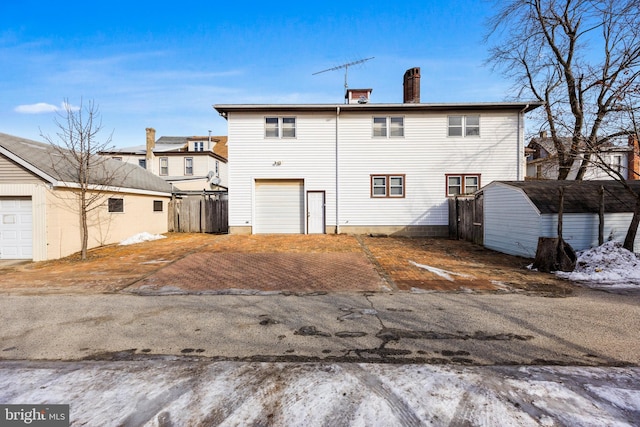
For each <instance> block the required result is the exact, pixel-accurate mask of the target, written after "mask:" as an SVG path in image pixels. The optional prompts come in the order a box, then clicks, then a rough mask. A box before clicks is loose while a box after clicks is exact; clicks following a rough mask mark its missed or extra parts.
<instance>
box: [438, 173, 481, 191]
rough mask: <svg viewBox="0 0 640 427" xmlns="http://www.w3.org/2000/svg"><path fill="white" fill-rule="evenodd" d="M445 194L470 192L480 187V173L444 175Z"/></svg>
mask: <svg viewBox="0 0 640 427" xmlns="http://www.w3.org/2000/svg"><path fill="white" fill-rule="evenodd" d="M446 178H447V196H457V195H459V194H471V193H475V192H476V191H478V190H479V189H480V175H453V174H452V175H446Z"/></svg>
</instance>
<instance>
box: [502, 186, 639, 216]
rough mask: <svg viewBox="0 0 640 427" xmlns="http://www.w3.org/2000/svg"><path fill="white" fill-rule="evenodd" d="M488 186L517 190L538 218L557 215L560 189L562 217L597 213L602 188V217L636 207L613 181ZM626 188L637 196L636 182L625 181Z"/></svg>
mask: <svg viewBox="0 0 640 427" xmlns="http://www.w3.org/2000/svg"><path fill="white" fill-rule="evenodd" d="M492 184H504V185H508V186H511V187H516V188H519V189H521V190H522V191H524V193H525V194H526V195H527V197H528V198H529V200H531V202H532V203H533V204H534V205H535V206H536V207H537V208H538V210H539V211H540V213H541V214H555V213H558V207H559V205H560V197H559V194H560V193H559V189H560V188H564V205H563V212H564V213H598V211H599V208H600V194H599V190H600V187H604V210H605V212H606V213H620V212H633V209H634V206H635V203H636V201H635V198H634V197H633V195H632V194H631V193H630V192H629V191H628V190H627V189H625V188H624V186H623V185H622V184H621V183H619V182H618V181H615V180H594V181H556V180H549V181H542V180H541V181H497V182H495V183H492ZM492 184H490V185H492ZM628 184H629V185H630V186H631V188H632V189H633V190H634V191H635V192H640V181H628Z"/></svg>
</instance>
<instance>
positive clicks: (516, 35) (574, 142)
mask: <svg viewBox="0 0 640 427" xmlns="http://www.w3.org/2000/svg"><path fill="white" fill-rule="evenodd" d="M494 3H495V9H496V13H495V15H494V16H493V17H492V19H491V20H490V22H489V31H488V35H487V41H488V42H490V43H491V44H492V45H493V46H492V48H491V56H490V58H489V63H491V64H492V65H493V66H494V68H495V69H498V70H500V71H502V72H503V74H504V75H505V76H507V77H509V78H510V79H513V81H514V82H515V84H516V89H517V90H516V94H517V97H518V98H527V99H531V97H533V98H534V99H536V100H538V101H543V102H544V103H545V104H544V108H543V109H541V110H540V114H539V117H538V118H537V119H538V120H539V125H540V128H541V129H548V130H549V133H550V137H551V138H552V140H553V143H554V147H555V149H556V152H557V162H558V179H560V180H564V179H567V177H568V176H569V173H570V171H571V169H572V166H573V165H574V163H575V162H578V164H579V168H578V172H577V176H576V179H577V180H581V179H583V177H584V176H585V172H586V171H587V167H588V166H589V165H596V166H598V167H601V168H602V169H603V170H605V171H606V172H607V173H608V174H609V175H610V176H611V177H612V178H613V179H616V180H618V181H620V182H621V183H622V185H623V186H624V187H625V188H626V189H627V190H628V191H630V192H631V193H632V194H633V195H634V197H635V198H636V207H635V211H634V217H633V219H632V221H631V226H630V227H629V231H628V232H627V236H626V239H625V244H624V246H625V248H627V249H630V250H633V241H634V239H635V235H636V231H637V228H638V224H639V223H640V194H638V193H637V192H635V191H634V190H633V189H632V188H631V186H629V185H628V183H627V181H626V179H627V178H626V177H625V176H623V175H622V174H621V173H620V172H619V171H617V170H614V169H613V168H612V167H611V165H610V164H609V163H608V162H606V161H604V158H603V157H602V148H603V147H604V146H606V145H609V144H611V143H613V142H615V141H616V140H617V139H619V138H620V137H623V138H624V139H626V137H628V136H633V135H635V137H636V138H637V135H638V133H637V127H636V126H635V125H634V123H635V120H634V119H635V115H636V114H637V111H638V108H639V107H640V102H639V101H640V96H639V95H640V0H498V1H495V2H494ZM567 140H569V141H570V143H569V144H566V143H565V142H564V141H567ZM629 178H631V179H634V178H636V177H629Z"/></svg>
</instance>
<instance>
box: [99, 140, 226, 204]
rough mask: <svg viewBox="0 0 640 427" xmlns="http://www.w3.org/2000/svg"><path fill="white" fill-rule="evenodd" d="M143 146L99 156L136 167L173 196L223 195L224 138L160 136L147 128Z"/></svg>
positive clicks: (116, 150) (104, 153)
mask: <svg viewBox="0 0 640 427" xmlns="http://www.w3.org/2000/svg"><path fill="white" fill-rule="evenodd" d="M146 131H147V135H146V136H147V141H146V145H139V146H133V147H125V148H115V149H113V150H111V151H108V152H103V153H101V154H103V155H108V156H111V157H112V158H114V159H116V160H122V161H123V162H126V163H131V164H135V165H138V166H140V167H142V168H144V169H146V170H148V171H149V172H151V173H153V174H154V175H157V176H159V177H161V178H162V179H164V180H165V181H166V182H168V183H170V184H172V185H173V187H174V190H175V192H176V193H185V194H189V193H199V194H201V193H202V192H203V191H204V192H209V191H226V190H227V188H228V173H227V137H226V136H211V135H209V136H163V137H161V138H159V139H158V140H156V131H155V129H153V128H147V130H146Z"/></svg>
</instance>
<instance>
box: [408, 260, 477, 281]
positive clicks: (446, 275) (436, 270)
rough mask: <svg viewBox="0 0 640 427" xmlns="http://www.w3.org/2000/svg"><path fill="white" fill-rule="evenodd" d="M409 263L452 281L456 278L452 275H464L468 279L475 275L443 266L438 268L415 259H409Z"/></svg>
mask: <svg viewBox="0 0 640 427" xmlns="http://www.w3.org/2000/svg"><path fill="white" fill-rule="evenodd" d="M409 263H410V264H411V265H415V266H416V267H418V268H422V269H423V270H427V271H430V272H432V273H433V274H436V275H438V276H440V277H442V278H443V279H446V280H448V281H450V282H453V281H454V279H453V277H451V276H459V277H464V278H466V279H473V278H474V277H473V276H472V275H470V274H464V273H455V272H453V271H449V270H443V269H441V268H436V267H432V266H430V265H425V264H418V263H417V262H414V261H409Z"/></svg>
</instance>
